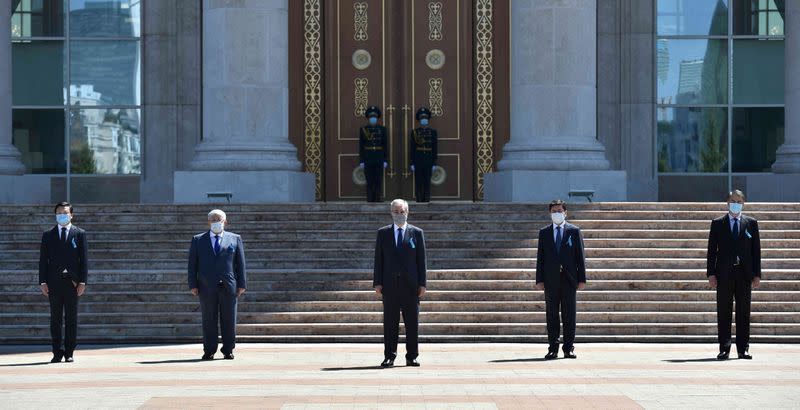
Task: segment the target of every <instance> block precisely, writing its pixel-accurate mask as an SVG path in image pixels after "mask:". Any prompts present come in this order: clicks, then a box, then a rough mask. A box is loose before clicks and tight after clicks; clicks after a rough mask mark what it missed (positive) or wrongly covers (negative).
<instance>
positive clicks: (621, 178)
mask: <svg viewBox="0 0 800 410" xmlns="http://www.w3.org/2000/svg"><path fill="white" fill-rule="evenodd" d="M626 183H627V182H626V176H625V171H600V170H593V171H528V170H505V171H499V172H494V173H491V174H487V175H486V188H485V189H486V201H487V202H549V201H551V200H553V199H557V198H561V199H564V200H570V198H569V192H570V190H593V191H595V193H594V197H593V200H594V201H625V200H626V199H627V188H626ZM572 200H573V201H585V199H583V198H575V199H572Z"/></svg>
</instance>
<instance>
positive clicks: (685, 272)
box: [3, 268, 800, 285]
mask: <svg viewBox="0 0 800 410" xmlns="http://www.w3.org/2000/svg"><path fill="white" fill-rule="evenodd" d="M586 275H587V277H588V278H589V280H590V281H595V280H623V281H628V280H704V279H705V277H706V270H705V268H702V269H666V270H661V269H588V270H587V274H586ZM3 276H4V277H5V278H6V279H5V282H4V283H6V284H20V285H36V284H37V283H38V280H39V274H38V272H37V271H32V270H17V271H9V270H7V271H3ZM762 276H763V278H764V279H765V280H800V271H798V270H795V269H764V270H762ZM535 277H536V271H535V269H466V270H452V269H442V270H436V269H429V270H428V279H429V280H441V281H449V280H501V281H502V280H532V279H534V278H535ZM370 278H372V270H371V269H370V270H367V269H361V270H354V269H318V270H316V269H309V270H296V269H286V270H264V269H248V279H249V281H250V282H253V281H305V280H308V281H343V280H369V279H370ZM89 280H90V283H91V284H92V285H95V284H99V283H112V284H124V283H136V282H144V283H153V282H158V283H169V282H178V283H185V282H186V271H185V269H183V270H142V271H136V270H119V271H114V270H101V271H98V270H94V269H93V270H92V271H91V272H90V278H89Z"/></svg>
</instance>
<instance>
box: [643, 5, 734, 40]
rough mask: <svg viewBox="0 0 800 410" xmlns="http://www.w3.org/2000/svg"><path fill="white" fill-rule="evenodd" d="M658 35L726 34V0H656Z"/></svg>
mask: <svg viewBox="0 0 800 410" xmlns="http://www.w3.org/2000/svg"><path fill="white" fill-rule="evenodd" d="M656 24H657V32H658V35H662V36H678V35H696V36H707V35H712V36H724V35H727V34H728V1H727V0H658V21H657V23H656Z"/></svg>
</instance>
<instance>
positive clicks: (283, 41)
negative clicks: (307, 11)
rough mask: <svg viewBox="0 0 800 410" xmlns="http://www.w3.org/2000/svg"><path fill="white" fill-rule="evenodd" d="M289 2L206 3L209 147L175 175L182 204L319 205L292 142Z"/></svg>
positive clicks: (310, 176)
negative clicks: (214, 196) (215, 197)
mask: <svg viewBox="0 0 800 410" xmlns="http://www.w3.org/2000/svg"><path fill="white" fill-rule="evenodd" d="M288 39H289V22H288V3H287V0H272V1H241V0H240V1H218V0H204V2H203V141H202V142H201V143H200V144H198V145H197V147H196V148H195V157H194V159H193V160H192V162H191V169H192V170H191V171H181V172H176V173H175V202H181V203H185V202H207V201H208V198H207V193H209V192H230V193H232V194H233V197H232V201H234V202H306V201H313V200H314V187H315V182H314V176H313V174H310V173H303V172H301V165H300V161H298V160H297V150H296V149H295V147H294V146H293V145H292V144H291V143H290V142H289V138H288V135H289V131H288V122H289V111H288V102H289V98H288V94H289V86H288V85H289V82H288V74H289V73H288V71H289V70H288V67H289V65H288V58H289V53H288Z"/></svg>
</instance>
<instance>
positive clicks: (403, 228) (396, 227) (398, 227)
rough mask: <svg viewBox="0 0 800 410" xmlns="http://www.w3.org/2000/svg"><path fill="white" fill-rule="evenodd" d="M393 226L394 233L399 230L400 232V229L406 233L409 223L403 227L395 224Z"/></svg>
mask: <svg viewBox="0 0 800 410" xmlns="http://www.w3.org/2000/svg"><path fill="white" fill-rule="evenodd" d="M393 225H394V231H395V232H397V230H398V229H402V230H404V231H405V230H406V228H408V222H406V224H405V225H403V226H397V224H393Z"/></svg>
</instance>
